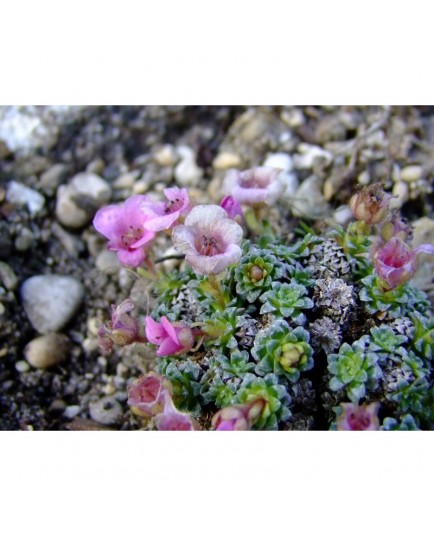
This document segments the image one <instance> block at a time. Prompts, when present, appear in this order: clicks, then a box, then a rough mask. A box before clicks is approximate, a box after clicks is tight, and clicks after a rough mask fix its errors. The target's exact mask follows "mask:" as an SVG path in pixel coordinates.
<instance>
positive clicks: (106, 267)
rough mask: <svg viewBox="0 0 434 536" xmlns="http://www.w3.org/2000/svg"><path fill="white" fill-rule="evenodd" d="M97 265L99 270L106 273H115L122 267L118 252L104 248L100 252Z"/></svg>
mask: <svg viewBox="0 0 434 536" xmlns="http://www.w3.org/2000/svg"><path fill="white" fill-rule="evenodd" d="M95 265H96V267H97V268H98V270H100V271H101V272H105V273H115V272H117V271H118V270H119V269H120V267H121V263H120V261H119V258H118V256H117V254H116V253H115V252H114V251H107V250H103V251H101V253H99V254H98V257H97V258H96V260H95Z"/></svg>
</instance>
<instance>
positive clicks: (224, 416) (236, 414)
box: [212, 398, 266, 432]
mask: <svg viewBox="0 0 434 536" xmlns="http://www.w3.org/2000/svg"><path fill="white" fill-rule="evenodd" d="M265 404H266V402H265V400H264V399H263V398H257V399H256V400H254V401H253V402H251V403H250V404H234V405H233V406H228V407H226V408H223V409H221V410H220V411H218V412H217V413H216V414H215V415H214V417H213V419H212V425H213V427H214V429H215V430H216V431H219V432H222V431H231V432H241V431H246V430H250V428H251V427H252V425H253V424H254V423H255V422H256V421H257V420H258V419H259V418H260V417H261V415H262V412H263V410H264V408H265Z"/></svg>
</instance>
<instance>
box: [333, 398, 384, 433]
mask: <svg viewBox="0 0 434 536" xmlns="http://www.w3.org/2000/svg"><path fill="white" fill-rule="evenodd" d="M341 406H342V407H343V409H344V411H343V413H342V415H341V416H340V417H338V418H337V419H336V427H337V429H338V430H340V431H343V430H345V431H349V430H352V431H356V430H357V431H367V430H379V428H380V423H379V421H378V417H377V412H378V403H376V402H373V403H372V404H369V405H363V404H362V405H361V406H357V405H356V404H350V403H346V404H341Z"/></svg>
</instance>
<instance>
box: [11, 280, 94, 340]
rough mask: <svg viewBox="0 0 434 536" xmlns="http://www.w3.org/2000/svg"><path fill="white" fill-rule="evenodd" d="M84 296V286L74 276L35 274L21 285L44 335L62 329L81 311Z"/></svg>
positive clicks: (25, 302)
mask: <svg viewBox="0 0 434 536" xmlns="http://www.w3.org/2000/svg"><path fill="white" fill-rule="evenodd" d="M83 297H84V288H83V285H82V284H81V283H80V282H79V281H77V280H76V279H74V278H73V277H70V276H63V275H53V274H49V275H35V276H33V277H30V278H29V279H27V280H26V281H24V283H23V285H22V287H21V299H22V303H23V306H24V310H25V311H26V314H27V317H28V319H29V320H30V323H31V324H32V326H33V327H34V328H35V329H36V331H38V332H39V333H41V334H46V333H50V332H53V331H59V330H61V329H62V328H63V327H64V326H65V325H66V324H67V323H68V322H69V321H70V320H71V318H72V317H73V316H74V314H75V313H76V312H77V310H78V308H79V307H80V304H81V302H82V300H83Z"/></svg>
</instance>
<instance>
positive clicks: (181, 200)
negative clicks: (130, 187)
mask: <svg viewBox="0 0 434 536" xmlns="http://www.w3.org/2000/svg"><path fill="white" fill-rule="evenodd" d="M163 192H164V195H165V196H166V198H167V201H157V202H152V201H148V202H146V203H144V205H143V209H142V210H143V212H144V214H145V215H146V216H148V218H149V219H147V220H146V221H145V223H144V227H145V229H147V230H149V231H153V232H157V231H164V230H165V229H170V227H172V226H173V225H174V224H175V222H176V221H177V220H178V219H179V218H180V216H181V215H185V214H186V213H187V212H188V211H189V209H190V201H189V198H188V191H187V189H186V188H165V189H164V190H163Z"/></svg>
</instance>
